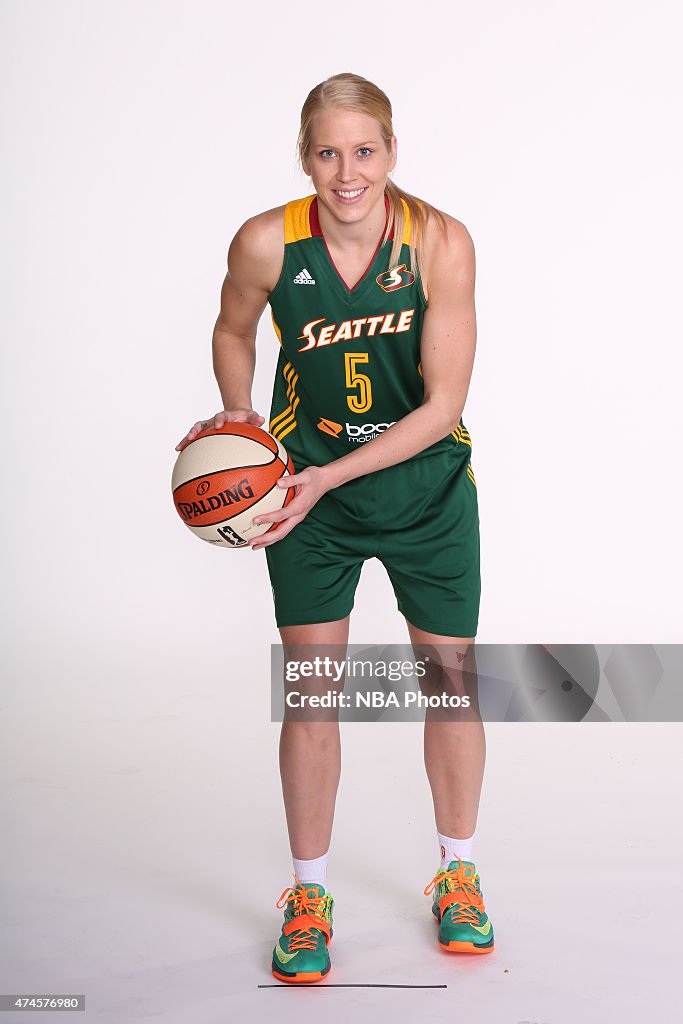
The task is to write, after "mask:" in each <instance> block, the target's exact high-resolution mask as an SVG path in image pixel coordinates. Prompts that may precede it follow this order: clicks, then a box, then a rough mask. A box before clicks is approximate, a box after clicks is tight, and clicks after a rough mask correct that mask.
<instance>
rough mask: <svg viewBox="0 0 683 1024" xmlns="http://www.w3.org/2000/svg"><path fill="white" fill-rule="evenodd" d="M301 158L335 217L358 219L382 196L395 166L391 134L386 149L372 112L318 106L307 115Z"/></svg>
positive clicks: (306, 171)
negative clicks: (306, 144)
mask: <svg viewBox="0 0 683 1024" xmlns="http://www.w3.org/2000/svg"><path fill="white" fill-rule="evenodd" d="M302 164H303V168H304V171H305V173H306V174H309V175H310V176H311V178H312V180H313V185H314V187H315V190H316V192H317V193H318V196H319V197H320V199H321V200H322V201H323V202H324V203H325V205H326V206H327V207H328V208H329V209H330V210H331V211H332V212H333V213H334V215H335V216H336V217H339V218H340V219H341V220H344V221H347V222H352V221H356V220H362V219H363V218H364V217H365V216H366V215H367V213H368V210H370V209H371V208H372V207H374V205H375V203H378V202H380V201H381V200H382V197H383V195H384V189H385V187H386V183H387V176H388V175H389V173H390V172H391V171H392V170H393V169H394V167H395V166H396V136H395V135H394V136H392V138H391V151H390V152H389V151H387V147H386V145H385V143H384V141H383V139H382V134H381V130H380V125H379V122H378V121H376V120H375V119H374V118H373V117H370V116H369V115H367V114H361V113H359V112H358V111H355V110H343V109H339V108H336V109H334V108H333V109H328V110H324V111H322V112H321V113H320V114H318V115H317V116H316V117H315V118H314V120H313V124H312V133H311V145H310V148H309V151H308V154H307V158H306V159H305V160H303V161H302Z"/></svg>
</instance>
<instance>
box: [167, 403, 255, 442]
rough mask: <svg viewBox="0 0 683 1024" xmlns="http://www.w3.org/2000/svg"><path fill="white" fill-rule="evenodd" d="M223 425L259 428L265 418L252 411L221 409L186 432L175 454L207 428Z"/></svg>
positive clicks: (216, 427)
mask: <svg viewBox="0 0 683 1024" xmlns="http://www.w3.org/2000/svg"><path fill="white" fill-rule="evenodd" d="M224 423H253V424H254V426H255V427H260V426H261V425H262V424H263V423H265V418H264V417H263V416H259V414H258V413H257V412H256V411H255V410H254V409H223V410H222V411H221V412H217V413H216V415H215V416H214V417H213V419H208V420H198V421H197V423H195V425H194V426H193V427H191V428H190V430H189V431H188V432H187V434H186V435H185V437H184V438H183V439H182V441H179V442H178V444H177V445H176V446H175V450H176V451H177V452H182V450H183V449H184V448H187V446H188V444H190V443H191V442H192V441H194V439H195V437H196V436H197V434H200V433H201V432H202V430H206V429H207V428H208V427H214V429H218V427H222V426H223V424H224Z"/></svg>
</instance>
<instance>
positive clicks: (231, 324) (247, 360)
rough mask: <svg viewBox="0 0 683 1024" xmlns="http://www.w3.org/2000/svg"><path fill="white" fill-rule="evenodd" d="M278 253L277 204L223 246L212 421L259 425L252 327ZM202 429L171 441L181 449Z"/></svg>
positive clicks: (280, 245) (280, 253)
mask: <svg viewBox="0 0 683 1024" xmlns="http://www.w3.org/2000/svg"><path fill="white" fill-rule="evenodd" d="M283 253H284V236H283V228H282V211H281V209H279V208H278V209H275V210H269V211H267V212H266V213H263V214H259V215H258V216H256V217H252V218H250V219H249V220H247V221H245V223H244V224H243V225H242V227H241V228H240V229H239V231H238V232H237V234H236V235H235V237H234V238H233V240H232V242H231V243H230V247H229V249H228V272H227V274H226V275H225V280H224V281H223V286H222V288H221V304H220V312H219V314H218V319H217V320H216V324H215V327H214V329H213V338H212V343H211V345H212V356H213V370H214V373H215V375H216V380H217V382H218V389H219V391H220V393H221V399H222V402H223V411H222V412H219V413H216V415H215V416H214V417H212V418H213V420H214V426H216V427H218V426H221V425H222V424H223V423H224V422H226V421H227V420H238V419H240V420H248V421H249V422H253V423H255V424H256V425H257V426H260V425H261V424H262V423H263V422H264V417H263V416H260V415H259V414H258V413H257V412H255V411H254V410H253V409H252V406H251V388H252V384H253V381H254V369H255V366H256V331H257V329H258V324H259V320H260V319H261V315H262V313H263V310H264V309H265V307H266V304H267V302H268V294H269V293H270V291H271V290H272V288H273V287H274V285H275V282H276V281H277V278H278V276H279V274H280V269H281V267H282V259H283ZM201 429H202V421H199V422H197V423H195V425H194V426H193V427H192V428H191V429H190V431H189V432H188V434H187V435H186V437H185V438H183V440H182V441H181V442H180V443H179V444H178V445H176V449H177V450H178V451H182V450H183V448H185V447H187V445H188V444H190V442H191V441H193V440H194V438H195V437H196V436H197V434H198V433H199V432H200V431H201Z"/></svg>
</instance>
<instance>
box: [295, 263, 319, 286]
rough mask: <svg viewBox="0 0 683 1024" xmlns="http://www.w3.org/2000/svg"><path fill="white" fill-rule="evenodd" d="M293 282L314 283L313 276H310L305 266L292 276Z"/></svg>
mask: <svg viewBox="0 0 683 1024" xmlns="http://www.w3.org/2000/svg"><path fill="white" fill-rule="evenodd" d="M294 284H315V278H314V277H311V275H310V274H309V273H308V271H307V270H306V268H305V267H304V269H303V270H300V271H299V273H298V274H297V275H296V277H295V278H294Z"/></svg>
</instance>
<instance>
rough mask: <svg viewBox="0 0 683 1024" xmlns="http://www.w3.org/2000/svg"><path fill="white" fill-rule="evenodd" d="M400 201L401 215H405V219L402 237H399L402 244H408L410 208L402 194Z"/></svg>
mask: <svg viewBox="0 0 683 1024" xmlns="http://www.w3.org/2000/svg"><path fill="white" fill-rule="evenodd" d="M401 203H402V204H403V216H404V217H405V220H404V221H403V238H402V239H401V242H402V244H403V245H410V224H411V216H410V209H409V207H408V204H407V202H406V201H405V199H404V198H403V196H401Z"/></svg>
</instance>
